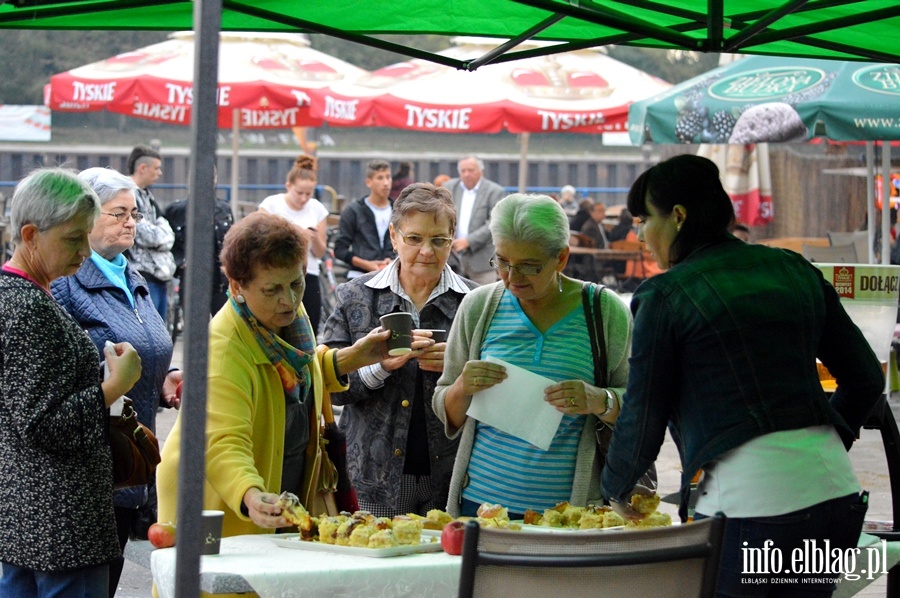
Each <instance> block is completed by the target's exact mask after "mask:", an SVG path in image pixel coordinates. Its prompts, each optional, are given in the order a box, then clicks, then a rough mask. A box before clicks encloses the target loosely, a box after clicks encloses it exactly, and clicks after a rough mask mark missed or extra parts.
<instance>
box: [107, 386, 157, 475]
mask: <svg viewBox="0 0 900 598" xmlns="http://www.w3.org/2000/svg"><path fill="white" fill-rule="evenodd" d="M109 446H110V449H111V450H112V459H113V488H115V489H119V488H129V487H131V486H144V485H146V484H148V483H149V482H150V480H151V479H152V477H153V472H155V471H156V466H157V465H159V462H160V460H161V459H162V457H160V454H159V441H158V440H157V439H156V436H155V435H154V434H153V432H151V431H150V429H149V428H147V426H145V425H144V424H142V423H141V422H139V421H138V419H137V414H136V413H135V411H134V406H133V405H132V401H131V399H129V398H127V397H126V398H125V406H124V407H123V408H122V414H121V415H118V416H110V418H109Z"/></svg>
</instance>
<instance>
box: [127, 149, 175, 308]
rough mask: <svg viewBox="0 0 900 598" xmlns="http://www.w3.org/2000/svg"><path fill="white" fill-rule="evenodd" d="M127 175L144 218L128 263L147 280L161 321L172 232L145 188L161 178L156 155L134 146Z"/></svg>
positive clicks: (169, 272)
mask: <svg viewBox="0 0 900 598" xmlns="http://www.w3.org/2000/svg"><path fill="white" fill-rule="evenodd" d="M128 175H129V176H130V177H131V180H133V181H134V183H135V184H136V185H137V187H138V189H137V191H136V192H135V199H136V200H137V209H138V211H139V212H141V213H142V214H143V215H144V217H143V219H142V220H141V221H139V222H138V224H137V227H136V229H135V235H134V246H133V247H132V248H131V249H130V250H128V261H129V262H131V263H132V264H134V266H135V268H137V270H138V272H140V273H141V274H143V275H144V278H146V279H147V286H148V287H149V288H150V297H151V298H152V299H153V305H154V306H155V307H156V311H158V312H159V315H160V316H162V319H163V320H165V319H166V310H167V307H168V284H169V281H170V280H172V278H173V277H174V276H175V258H174V257H173V256H172V245H173V244H174V243H175V233H174V232H172V227H171V226H169V222H168V221H167V220H166V219H165V217H163V215H162V210H161V209H160V207H159V205H158V204H157V203H156V199H154V197H153V193H151V192H150V189H149V187H150V185H152V184H153V183H155V182H156V180H157V179H158V178H159V177H160V176H161V175H162V158H161V157H160V155H159V152H157V151H156V150H154V149H151V148H149V147H146V146H143V145H138V146H136V147H135V148H134V149H133V150H131V155H129V156H128Z"/></svg>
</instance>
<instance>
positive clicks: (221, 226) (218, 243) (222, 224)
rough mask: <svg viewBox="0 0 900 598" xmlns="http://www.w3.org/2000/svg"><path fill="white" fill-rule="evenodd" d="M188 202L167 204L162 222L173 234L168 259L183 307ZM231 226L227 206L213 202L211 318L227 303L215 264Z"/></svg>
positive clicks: (224, 283) (225, 282)
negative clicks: (171, 259) (165, 221)
mask: <svg viewBox="0 0 900 598" xmlns="http://www.w3.org/2000/svg"><path fill="white" fill-rule="evenodd" d="M218 178H219V174H218V170H217V169H214V170H213V187H215V186H216V184H217V182H218ZM188 199H189V198H185V199H179V200H178V201H174V202H172V203H171V204H169V207H167V208H166V213H165V216H166V220H168V222H169V225H170V226H171V227H172V231H173V232H174V233H175V244H174V245H172V256H173V257H174V258H175V264H176V266H177V268H176V271H175V274H176V276H177V277H178V278H180V279H181V293H180V294H179V297H178V298H179V301H180V303H181V305H182V306H183V305H184V271H185V265H186V264H185V257H186V256H185V254H186V252H187V202H188ZM232 224H234V216H232V214H231V205H230V204H229V203H228V202H227V201H225V200H222V199H219V198H216V207H215V209H214V210H213V234H214V235H215V252H214V254H213V263H212V271H211V272H209V275H210V276H211V278H212V295H211V296H210V304H209V313H210V314H211V315H215V314H216V312H218V311H219V309H221V308H222V306H223V305H225V302H226V301H228V296H227V295H226V294H225V292H226V291H227V290H228V278H227V277H226V276H225V273H224V272H222V262H221V261H219V254H220V253H221V252H222V244H223V243H224V242H225V233H227V232H228V229H230V228H231V225H232ZM200 270H201V271H207V269H206V268H200Z"/></svg>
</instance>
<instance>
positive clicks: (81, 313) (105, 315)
mask: <svg viewBox="0 0 900 598" xmlns="http://www.w3.org/2000/svg"><path fill="white" fill-rule="evenodd" d="M78 176H79V178H80V179H81V180H83V181H85V182H86V183H87V184H88V185H90V187H91V188H92V189H93V190H94V192H95V193H96V194H97V196H98V198H99V199H100V215H99V216H98V217H97V220H96V221H95V222H94V226H93V228H92V229H91V232H90V235H89V236H88V240H89V241H90V246H91V255H90V259H87V260H85V261H84V264H82V266H81V268H79V270H78V272H75V273H74V274H72V275H71V276H65V277H63V278H60V279H58V280H56V281H55V282H54V283H53V286H52V290H53V296H54V297H55V298H56V300H57V301H58V302H59V304H60V305H62V306H63V308H64V309H65V310H66V311H67V312H69V314H71V316H72V317H73V318H74V319H75V321H76V322H78V324H80V325H81V327H82V328H83V329H84V330H85V331H86V332H87V333H88V335H89V336H90V337H91V340H92V341H93V342H94V345H95V346H96V347H97V349H98V350H100V351H102V350H103V345H104V343H106V341H112V342H113V343H116V342H122V341H127V342H129V343H131V344H132V345H133V346H134V348H135V349H136V350H137V352H138V355H140V357H141V363H142V364H143V370H142V372H141V377H140V379H139V380H138V382H137V384H135V386H134V388H132V389H131V390H130V391H129V392H128V396H129V398H131V400H132V401H133V406H134V410H135V411H136V412H137V417H138V420H139V421H140V422H141V423H142V424H144V425H145V426H147V427H149V428H150V429H151V430H153V431H154V432H155V431H156V410H157V408H158V407H159V406H160V404H162V405H163V406H165V407H176V406H177V405H178V401H177V399H176V397H175V388H176V386H177V385H178V382H180V381H181V372H180V371H178V370H174V371H172V372H170V371H169V364H170V362H171V360H172V339H171V337H170V336H169V333H168V331H167V330H166V323H165V322H164V321H163V319H162V317H161V316H160V315H159V313H158V312H157V311H156V308H155V307H154V305H153V299H152V298H151V296H150V289H149V287H148V286H147V281H146V280H145V279H144V277H143V276H142V275H141V274H140V273H139V272H138V271H137V270H136V269H135V268H134V266H132V265H131V264H130V263H129V262H128V260H126V259H125V256H124V255H123V252H124V251H125V250H127V249H129V248H130V247H131V246H132V245H133V244H134V233H135V228H136V226H137V223H138V222H140V221H141V220H142V219H143V214H141V213H140V212H138V210H137V204H136V202H135V197H134V193H135V189H136V188H137V187H136V186H135V184H134V181H132V180H131V178H130V177H127V176H125V175H123V174H121V173H119V172H116V171H115V170H111V169H109V168H89V169H87V170H85V171H83V172H81V174H79V175H78ZM113 502H114V504H115V511H116V527H117V529H118V535H119V546H120V547H121V548H122V549H123V550H124V548H125V544H126V543H127V542H128V537H129V535H130V534H131V532H132V526H133V524H134V522H135V519H136V517H137V515H138V510H139V509H140V508H142V507H145V506H146V505H148V504H149V505H151V506H150V508H151V510H153V511H154V515H155V506H154V505H155V504H156V497H155V489H153V487H152V486H150V487H148V486H135V487H132V488H123V489H121V490H117V491H116V492H115V496H114V498H113ZM155 519H156V517H155V516H154V517H153V520H154V521H155ZM123 565H124V559H123V558H122V557H121V556H120V557H119V558H117V559H116V560H115V561H113V562H112V563H111V564H110V570H109V577H110V579H109V595H110V596H113V595H114V594H115V591H116V585H117V584H118V581H119V576H120V574H121V572H122V566H123Z"/></svg>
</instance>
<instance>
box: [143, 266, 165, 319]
mask: <svg viewBox="0 0 900 598" xmlns="http://www.w3.org/2000/svg"><path fill="white" fill-rule="evenodd" d="M144 278H147V277H146V276H144ZM147 286H148V287H149V288H150V299H151V300H152V301H153V305H154V306H155V307H156V311H158V312H159V315H160V316H162V319H163V321H165V319H166V312H167V311H168V309H169V283H167V282H160V281H158V280H150V279H149V278H147Z"/></svg>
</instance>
